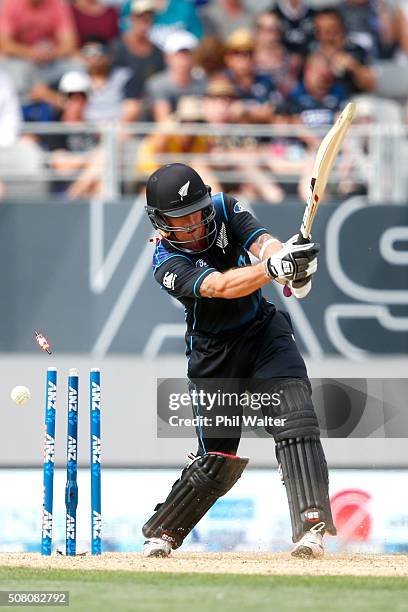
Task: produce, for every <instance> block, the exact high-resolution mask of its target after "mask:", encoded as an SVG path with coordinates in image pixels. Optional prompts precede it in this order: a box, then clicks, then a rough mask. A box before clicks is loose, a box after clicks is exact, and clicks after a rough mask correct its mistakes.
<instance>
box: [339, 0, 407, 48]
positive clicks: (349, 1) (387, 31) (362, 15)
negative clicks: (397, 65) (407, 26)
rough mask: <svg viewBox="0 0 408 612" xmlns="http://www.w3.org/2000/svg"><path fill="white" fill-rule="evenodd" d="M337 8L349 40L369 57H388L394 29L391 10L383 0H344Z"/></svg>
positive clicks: (393, 40) (391, 46) (392, 45)
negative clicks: (361, 48)
mask: <svg viewBox="0 0 408 612" xmlns="http://www.w3.org/2000/svg"><path fill="white" fill-rule="evenodd" d="M338 9H339V12H340V14H341V16H342V18H343V22H344V25H345V29H346V32H347V36H348V38H349V40H350V41H351V42H353V43H355V44H356V45H359V46H360V47H363V49H365V50H366V51H367V53H368V54H369V55H370V57H373V58H387V57H390V55H391V54H392V51H393V48H394V43H395V31H394V23H393V14H392V11H391V9H390V7H389V6H388V5H387V4H386V2H385V1H384V0H380V1H379V2H377V0H375V2H374V0H344V1H343V2H342V3H341V4H340V5H339V6H338Z"/></svg>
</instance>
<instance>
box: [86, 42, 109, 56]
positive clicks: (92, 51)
mask: <svg viewBox="0 0 408 612" xmlns="http://www.w3.org/2000/svg"><path fill="white" fill-rule="evenodd" d="M81 55H83V56H84V57H89V58H92V57H102V56H103V55H106V49H105V47H103V46H102V45H99V46H97V45H95V46H94V45H92V46H85V47H83V48H82V49H81Z"/></svg>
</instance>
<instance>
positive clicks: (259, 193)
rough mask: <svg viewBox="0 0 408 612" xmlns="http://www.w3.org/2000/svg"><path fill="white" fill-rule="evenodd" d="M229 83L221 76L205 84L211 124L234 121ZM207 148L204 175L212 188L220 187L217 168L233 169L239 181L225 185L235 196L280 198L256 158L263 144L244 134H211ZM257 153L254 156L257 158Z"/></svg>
mask: <svg viewBox="0 0 408 612" xmlns="http://www.w3.org/2000/svg"><path fill="white" fill-rule="evenodd" d="M236 96H237V94H236V90H235V88H234V86H233V85H232V83H231V82H230V81H229V80H228V79H226V78H225V77H222V78H220V77H217V78H214V79H212V80H211V81H210V82H209V84H208V87H207V92H206V96H205V98H204V104H203V110H204V117H205V119H206V121H207V122H208V123H209V124H210V125H211V124H212V125H217V124H220V123H224V124H225V123H232V122H234V117H235V111H234V106H235V105H236V104H237V103H239V102H238V101H237V97H236ZM209 144H210V147H209V151H210V152H211V154H212V155H213V156H214V161H213V162H211V163H208V164H207V165H206V166H205V174H206V177H209V178H212V181H210V184H211V185H213V189H214V190H217V191H223V190H224V188H223V186H222V184H221V183H220V181H219V180H218V178H217V173H218V172H220V171H221V172H223V173H225V172H229V173H231V172H233V173H235V174H236V175H237V176H238V177H239V179H238V180H239V182H238V181H237V182H235V184H234V182H232V183H231V182H229V183H228V184H227V185H226V187H225V189H226V190H227V191H231V190H233V191H234V192H235V193H236V195H237V196H239V197H243V198H246V199H254V200H256V199H259V198H262V199H263V200H265V201H266V202H269V203H273V204H275V203H278V202H281V201H282V199H283V196H284V192H283V191H282V189H281V188H280V186H279V185H277V184H276V182H275V181H274V179H273V176H272V174H271V172H270V170H269V169H265V167H264V164H262V163H260V162H259V156H261V157H262V156H265V153H266V151H265V145H264V144H262V143H259V142H257V141H256V140H255V139H253V138H248V137H246V136H226V135H224V134H223V135H220V136H212V137H211V138H210V142H209ZM257 157H258V159H257Z"/></svg>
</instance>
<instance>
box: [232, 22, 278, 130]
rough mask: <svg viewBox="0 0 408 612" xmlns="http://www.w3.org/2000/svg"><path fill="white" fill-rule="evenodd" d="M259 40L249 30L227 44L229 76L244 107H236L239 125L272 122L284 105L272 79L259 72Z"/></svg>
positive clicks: (236, 118)
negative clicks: (279, 105) (256, 52)
mask: <svg viewBox="0 0 408 612" xmlns="http://www.w3.org/2000/svg"><path fill="white" fill-rule="evenodd" d="M254 50H255V40H254V37H253V36H252V34H251V32H249V31H248V30H237V31H236V32H234V33H233V34H231V36H230V37H229V39H228V40H227V46H226V54H225V65H226V67H227V71H226V73H225V74H226V76H227V78H228V79H229V80H230V81H231V83H232V84H233V85H234V87H235V92H236V95H237V98H238V99H239V101H240V104H236V105H235V107H234V108H235V112H236V116H235V121H237V122H240V123H265V122H269V121H270V120H271V119H272V116H273V113H274V106H275V105H276V104H277V103H278V102H280V101H281V96H280V94H279V92H278V91H277V90H276V87H275V85H274V83H273V82H272V79H271V78H270V77H269V76H267V75H263V74H259V73H257V71H256V68H255V63H254Z"/></svg>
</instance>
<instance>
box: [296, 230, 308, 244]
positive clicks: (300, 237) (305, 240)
mask: <svg viewBox="0 0 408 612" xmlns="http://www.w3.org/2000/svg"><path fill="white" fill-rule="evenodd" d="M308 242H309V238H305V237H304V236H303V234H302V232H301V231H299V235H298V239H297V240H296V242H295V244H307V243H308Z"/></svg>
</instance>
